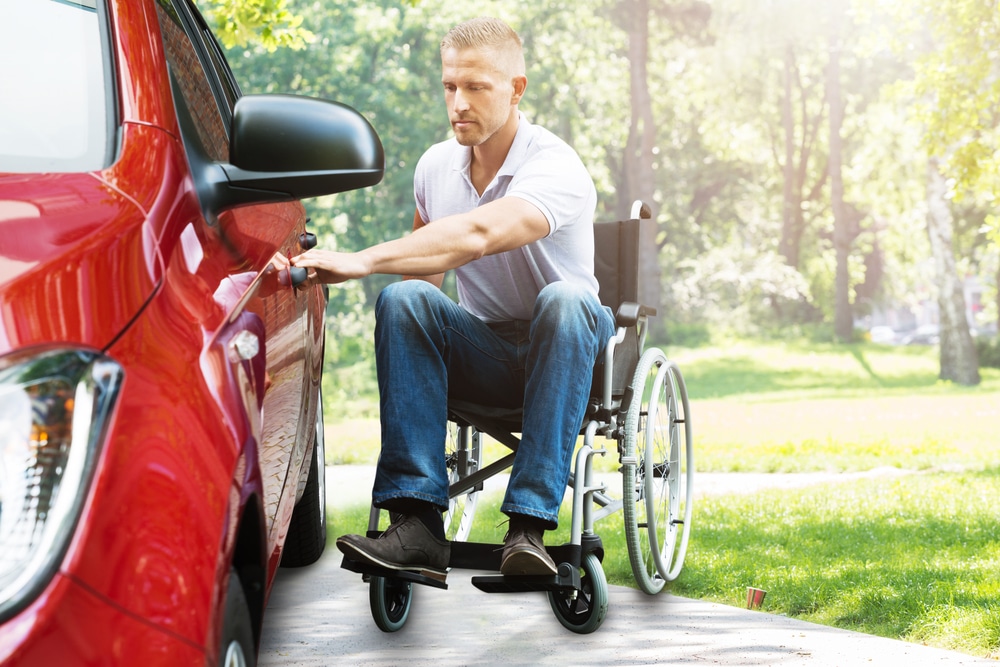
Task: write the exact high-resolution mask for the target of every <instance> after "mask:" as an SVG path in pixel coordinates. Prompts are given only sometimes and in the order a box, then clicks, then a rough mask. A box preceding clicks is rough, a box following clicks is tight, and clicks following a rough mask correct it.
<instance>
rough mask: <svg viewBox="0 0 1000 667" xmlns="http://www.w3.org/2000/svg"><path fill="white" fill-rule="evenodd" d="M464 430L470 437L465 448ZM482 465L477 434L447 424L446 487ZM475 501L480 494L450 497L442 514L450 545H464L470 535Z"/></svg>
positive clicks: (456, 425)
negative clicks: (445, 510) (463, 461)
mask: <svg viewBox="0 0 1000 667" xmlns="http://www.w3.org/2000/svg"><path fill="white" fill-rule="evenodd" d="M466 429H468V430H466ZM463 431H464V432H465V435H466V436H467V437H468V438H469V443H468V448H467V449H465V448H464V447H463V444H462V437H463ZM463 451H464V454H463ZM463 456H464V458H465V463H464V469H463V463H462V460H463ZM482 464H483V452H482V448H481V437H480V434H479V433H478V432H477V431H474V429H472V428H471V427H462V426H459V425H458V424H455V423H454V422H449V423H448V440H447V444H446V446H445V465H446V466H447V468H448V484H449V485H451V484H454V483H455V482H457V481H459V480H461V479H463V478H465V477H467V476H468V475H470V474H472V473H474V472H476V471H477V470H479V469H480V467H482ZM478 502H479V491H477V490H475V489H472V490H470V491H468V492H466V493H463V494H461V495H458V496H455V497H453V498H449V500H448V511H447V512H445V515H444V532H445V537H447V538H448V539H449V540H451V541H453V542H464V541H466V540H467V539H468V538H469V534H470V533H471V532H472V522H473V520H474V519H475V517H476V505H477V503H478Z"/></svg>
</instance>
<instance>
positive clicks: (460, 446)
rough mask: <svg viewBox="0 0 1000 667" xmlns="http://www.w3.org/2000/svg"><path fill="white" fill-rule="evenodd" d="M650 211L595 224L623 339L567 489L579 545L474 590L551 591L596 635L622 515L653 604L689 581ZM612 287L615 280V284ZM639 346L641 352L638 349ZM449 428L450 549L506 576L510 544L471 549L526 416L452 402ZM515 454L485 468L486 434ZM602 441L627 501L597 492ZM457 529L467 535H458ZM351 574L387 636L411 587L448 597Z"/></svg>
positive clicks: (390, 578) (464, 565) (673, 385)
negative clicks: (643, 236) (529, 570)
mask: <svg viewBox="0 0 1000 667" xmlns="http://www.w3.org/2000/svg"><path fill="white" fill-rule="evenodd" d="M649 218H650V210H649V208H648V207H647V206H645V205H644V204H643V203H642V202H639V201H637V202H635V204H633V207H632V211H631V217H630V218H629V220H626V221H620V222H615V223H597V224H595V235H598V236H601V235H603V236H604V238H603V239H598V243H597V244H596V247H595V273H596V274H598V281H599V283H600V284H601V293H600V296H601V301H602V303H603V304H604V305H607V306H609V307H611V308H612V310H613V311H616V314H615V321H616V333H615V335H614V336H613V337H612V338H611V339H610V340H609V341H608V343H607V345H606V347H605V350H604V355H603V359H602V360H600V362H601V363H599V364H598V369H599V370H598V372H596V373H595V381H594V390H592V392H591V399H590V402H589V403H588V408H587V413H586V415H585V417H584V424H583V426H582V428H581V434H582V435H583V444H582V445H580V446H579V448H578V449H577V451H576V455H575V461H574V465H573V468H572V471H571V473H570V479H569V484H568V486H569V487H570V488H571V490H572V503H573V508H572V519H571V527H570V541H569V542H568V543H566V544H563V545H560V546H547V547H546V550H547V551H548V552H549V554H550V555H551V556H552V558H553V560H554V561H555V562H556V563H558V574H557V575H556V576H554V577H550V576H542V577H539V576H517V577H511V576H503V575H499V574H497V575H481V576H474V577H472V580H471V581H472V584H473V585H474V586H476V587H477V588H478V589H480V590H482V591H484V592H488V593H509V592H524V591H544V592H545V593H547V595H548V599H549V603H550V605H551V607H552V610H553V612H554V613H555V615H556V618H557V619H558V620H559V622H560V623H561V624H562V625H563V626H564V627H566V628H567V629H569V630H571V631H573V632H577V633H589V632H593V631H594V630H596V629H597V628H598V627H599V626H600V625H601V623H602V622H603V620H604V618H605V615H606V614H607V608H608V584H607V579H606V577H605V575H604V571H603V569H602V565H601V561H602V560H603V558H604V546H603V543H602V541H601V538H600V537H599V536H598V535H597V533H596V532H595V531H594V524H595V522H596V521H599V520H600V519H602V518H604V517H607V516H609V515H611V514H614V513H616V512H618V511H622V512H623V514H624V524H625V534H626V543H627V545H628V551H629V562H630V565H631V567H632V572H633V575H634V577H635V579H636V583H637V584H638V585H639V588H640V589H641V590H643V591H644V592H646V593H648V594H651V595H652V594H656V593H658V592H660V591H661V590H662V589H663V587H664V584H665V583H666V582H668V581H672V580H674V579H676V578H677V576H679V574H680V571H681V568H682V567H683V564H684V557H685V554H686V552H687V544H688V538H689V535H690V530H691V514H692V509H693V503H692V491H693V482H694V465H693V451H692V449H693V439H692V431H691V421H690V411H689V405H688V398H687V390H686V387H685V384H684V379H683V376H682V375H681V372H680V369H679V368H678V366H677V364H675V363H674V362H672V361H670V360H669V359H667V357H666V355H665V354H664V353H663V352H662V351H660V350H659V349H657V348H650V349H645V339H646V332H647V326H648V317H649V316H652V315H655V310H653V309H651V308H648V307H644V306H641V305H639V303H638V278H639V275H638V273H639V272H638V248H639V242H640V241H639V239H640V234H639V230H640V226H641V225H642V224H651V223H644V222H643V221H648V220H649ZM609 276H610V278H609ZM631 343H634V346H635V349H634V350H632V349H629V345H630V344H631ZM448 412H449V421H450V422H453V423H454V424H455V425H456V426H457V429H458V434H457V438H455V441H454V443H452V444H450V445H449V446H448V450H449V451H448V452H447V453H446V456H447V459H446V462H447V465H448V470H449V477H450V484H449V498H450V501H451V503H450V507H449V511H448V513H447V514H446V517H445V526H446V529H447V530H448V531H449V533H451V534H452V535H453V536H452V538H451V558H450V561H449V568H451V569H477V570H488V571H499V569H500V557H501V553H500V552H501V549H500V547H501V546H502V545H496V544H478V543H472V542H467V541H466V539H467V538H468V536H469V533H470V531H471V528H472V521H473V518H474V515H475V508H476V504H477V502H478V495H479V493H480V492H481V491H482V489H483V485H484V482H485V481H486V480H488V479H489V478H491V477H493V476H495V475H497V474H500V473H502V472H503V471H505V470H506V469H507V468H509V467H511V465H513V462H514V456H515V453H516V450H517V447H518V444H519V442H520V440H519V438H518V437H517V436H516V435H515V433H519V432H520V411H519V410H518V411H511V410H498V409H493V408H486V407H484V406H478V405H474V404H468V403H462V402H459V401H449V405H448ZM483 433H485V434H487V435H489V436H491V437H492V438H494V439H495V440H497V441H498V442H500V443H501V444H503V445H505V446H506V447H508V448H509V449H510V450H511V452H510V453H508V454H507V455H505V456H502V457H501V458H499V459H497V460H496V461H493V462H491V463H489V464H488V465H485V466H484V465H483V451H482V440H481V434H483ZM598 435H603V436H604V437H605V438H606V439H608V440H614V441H615V442H616V443H617V451H618V457H619V462H620V467H619V470H620V472H621V473H622V479H623V483H622V497H620V498H618V497H615V496H614V494H613V493H611V492H609V490H608V488H607V486H606V485H605V484H600V483H597V482H596V481H595V478H594V471H593V465H592V460H593V457H594V456H595V455H596V454H600V455H602V456H603V455H605V454H607V450H606V449H604V448H603V447H601V446H597V445H596V444H595V438H596V437H597V436H598ZM380 516H381V512H380V510H379V509H378V508H376V507H374V506H373V507H372V508H371V512H370V515H369V525H368V533H367V534H368V535H369V536H370V537H377V536H378V535H379V534H380V530H379V520H380ZM456 520H457V527H455V526H454V525H451V524H455V523H456ZM342 567H344V568H346V569H348V570H351V571H354V572H358V573H361V574H362V575H363V578H364V579H365V580H366V581H368V582H369V601H370V604H371V611H372V616H373V618H374V620H375V623H376V625H377V626H378V627H379V628H380V629H381V630H383V631H385V632H394V631H396V630H399V629H400V628H402V627H403V625H404V624H405V623H406V619H407V617H408V614H409V610H410V603H411V602H412V595H413V587H412V584H414V583H417V584H423V585H428V586H434V587H436V588H447V584H446V583H444V582H441V581H437V580H435V579H431V578H429V577H424V576H421V575H420V574H417V573H414V572H406V571H395V570H387V569H381V568H376V567H372V566H371V565H368V564H362V563H358V562H355V561H352V560H350V559H349V558H347V557H345V558H344V560H343V563H342Z"/></svg>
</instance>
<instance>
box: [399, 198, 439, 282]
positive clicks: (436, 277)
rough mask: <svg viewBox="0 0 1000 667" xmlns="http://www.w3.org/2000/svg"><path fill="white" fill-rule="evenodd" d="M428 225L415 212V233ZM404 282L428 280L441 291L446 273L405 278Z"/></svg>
mask: <svg viewBox="0 0 1000 667" xmlns="http://www.w3.org/2000/svg"><path fill="white" fill-rule="evenodd" d="M426 224H427V223H426V222H424V220H423V218H421V217H420V212H419V211H414V212H413V231H417V230H418V229H420V228H421V227H423V226H424V225H426ZM403 280H426V281H427V282H429V283H430V284H432V285H434V286H435V287H437V288H438V289H441V285H442V284H443V283H444V272H443V271H442V272H441V273H435V274H433V275H429V276H403Z"/></svg>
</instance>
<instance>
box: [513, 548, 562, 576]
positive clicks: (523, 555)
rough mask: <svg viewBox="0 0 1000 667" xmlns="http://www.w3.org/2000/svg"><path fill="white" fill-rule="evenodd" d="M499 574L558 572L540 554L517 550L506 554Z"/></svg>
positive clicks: (516, 574)
mask: <svg viewBox="0 0 1000 667" xmlns="http://www.w3.org/2000/svg"><path fill="white" fill-rule="evenodd" d="M500 574H502V575H505V576H516V577H532V576H549V577H554V576H556V575H557V574H559V571H558V570H557V569H556V568H555V566H554V564H553V565H550V564H549V563H548V562H546V561H545V560H544V559H543V558H542V557H541V556H539V555H538V554H536V553H533V552H531V551H517V552H515V553H512V554H510V555H508V556H507V557H506V558H505V559H504V560H503V563H501V564H500Z"/></svg>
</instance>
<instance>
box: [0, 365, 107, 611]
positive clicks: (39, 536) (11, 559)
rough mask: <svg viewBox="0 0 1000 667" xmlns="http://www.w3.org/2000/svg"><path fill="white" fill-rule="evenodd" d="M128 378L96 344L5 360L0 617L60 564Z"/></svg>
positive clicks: (0, 430) (0, 412)
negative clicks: (89, 348)
mask: <svg viewBox="0 0 1000 667" xmlns="http://www.w3.org/2000/svg"><path fill="white" fill-rule="evenodd" d="M122 377H123V371H122V368H121V366H119V365H118V364H117V363H115V362H114V361H112V360H110V359H108V358H107V357H104V356H102V355H100V354H98V353H95V352H91V351H84V350H52V351H47V352H44V353H40V354H36V355H34V356H31V357H25V356H20V357H19V358H16V359H11V358H7V359H0V621H2V620H4V619H5V618H6V617H7V616H10V615H12V614H13V613H16V612H17V611H18V610H19V609H20V608H21V607H22V606H23V605H24V604H27V603H28V602H29V601H30V600H31V599H32V598H33V597H34V596H36V595H37V594H38V593H39V592H40V590H41V589H42V588H43V587H44V586H45V585H46V584H47V583H48V581H49V579H50V578H51V577H52V575H53V573H54V572H55V570H56V568H58V566H59V563H60V562H61V560H62V557H63V555H64V553H65V551H66V547H67V545H68V544H69V539H70V537H71V536H72V534H73V531H74V529H75V527H76V522H77V519H78V518H79V515H80V510H81V507H82V506H83V503H84V500H85V498H86V495H87V487H88V486H89V483H90V478H91V476H92V472H93V469H94V466H95V464H96V460H97V456H98V453H99V450H100V447H101V443H102V441H103V439H104V435H105V432H106V430H107V424H108V421H109V418H110V415H111V411H112V408H113V406H114V403H115V401H116V399H117V395H118V390H119V388H120V386H121V381H122Z"/></svg>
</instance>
